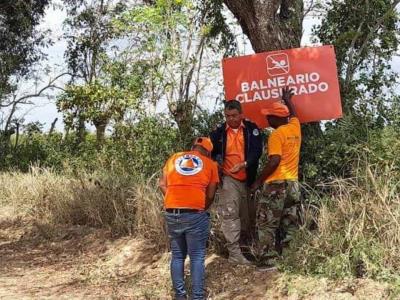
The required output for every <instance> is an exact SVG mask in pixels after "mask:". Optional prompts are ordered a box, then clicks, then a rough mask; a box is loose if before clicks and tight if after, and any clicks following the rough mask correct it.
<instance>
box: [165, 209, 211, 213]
mask: <svg viewBox="0 0 400 300" xmlns="http://www.w3.org/2000/svg"><path fill="white" fill-rule="evenodd" d="M165 211H166V212H169V213H173V214H181V213H188V212H193V213H198V212H202V211H203V210H200V209H192V208H166V209H165Z"/></svg>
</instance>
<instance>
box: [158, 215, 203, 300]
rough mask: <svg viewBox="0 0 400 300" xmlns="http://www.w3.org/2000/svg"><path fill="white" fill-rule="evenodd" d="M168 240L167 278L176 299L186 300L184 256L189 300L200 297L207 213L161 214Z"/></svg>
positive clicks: (201, 297) (201, 292)
mask: <svg viewBox="0 0 400 300" xmlns="http://www.w3.org/2000/svg"><path fill="white" fill-rule="evenodd" d="M164 216H165V220H166V223H167V228H168V235H169V238H170V243H171V251H172V259H171V277H172V283H173V287H174V290H175V295H176V299H186V297H187V292H186V288H185V279H184V265H185V259H186V256H187V255H189V258H190V274H191V277H192V299H194V300H197V299H204V280H205V265H204V260H205V256H206V244H207V239H208V236H209V232H210V215H209V213H208V212H184V213H169V212H165V213H164Z"/></svg>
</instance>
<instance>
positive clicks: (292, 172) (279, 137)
mask: <svg viewBox="0 0 400 300" xmlns="http://www.w3.org/2000/svg"><path fill="white" fill-rule="evenodd" d="M300 146H301V127H300V122H299V119H297V118H295V117H293V118H291V119H290V121H289V123H288V124H286V125H282V126H279V127H278V128H277V129H276V130H274V131H273V132H272V133H271V135H270V136H269V138H268V156H270V155H280V156H281V162H280V164H279V166H278V168H277V169H276V170H275V172H274V173H272V175H271V176H269V177H268V178H267V180H266V182H271V181H275V180H291V179H292V180H297V179H298V170H299V159H300Z"/></svg>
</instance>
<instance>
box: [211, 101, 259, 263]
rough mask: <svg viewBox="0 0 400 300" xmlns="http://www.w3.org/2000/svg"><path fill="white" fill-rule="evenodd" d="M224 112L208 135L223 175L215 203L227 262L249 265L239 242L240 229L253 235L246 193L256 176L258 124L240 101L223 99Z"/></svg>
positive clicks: (252, 211) (250, 203)
mask: <svg viewBox="0 0 400 300" xmlns="http://www.w3.org/2000/svg"><path fill="white" fill-rule="evenodd" d="M224 115H225V121H226V122H225V123H223V124H220V125H219V126H218V127H217V128H216V129H215V130H214V131H212V132H211V134H210V137H211V141H212V142H213V145H214V149H213V152H212V157H213V159H214V160H216V161H217V162H218V163H219V164H220V168H221V169H222V174H223V175H222V177H221V181H222V186H221V188H220V190H219V205H218V211H219V215H220V216H221V230H222V233H223V234H224V237H225V240H226V242H227V243H226V245H227V248H228V251H229V262H231V263H233V264H242V265H248V264H251V263H250V262H249V261H248V260H247V259H246V257H244V255H243V254H242V252H241V248H240V244H239V241H240V236H241V232H245V233H247V237H248V238H249V237H252V236H253V229H254V227H255V222H254V220H255V204H254V201H253V200H252V199H250V198H249V197H248V196H249V191H250V190H249V188H250V186H251V184H252V183H253V182H254V180H255V179H256V176H257V168H258V161H259V159H260V156H261V154H262V148H263V140H262V134H261V132H260V130H259V128H258V127H257V125H256V124H255V123H253V122H251V121H249V120H246V119H245V118H244V115H243V110H242V106H241V104H240V102H239V101H237V100H230V101H226V102H225V108H224ZM254 231H255V230H254ZM242 236H243V235H242ZM248 242H249V241H248Z"/></svg>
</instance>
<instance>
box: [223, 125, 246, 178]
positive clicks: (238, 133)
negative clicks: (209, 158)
mask: <svg viewBox="0 0 400 300" xmlns="http://www.w3.org/2000/svg"><path fill="white" fill-rule="evenodd" d="M243 127H244V125H243V124H241V125H240V127H239V128H238V129H237V130H234V129H232V128H230V127H229V126H228V127H227V129H226V150H225V159H224V163H223V165H222V171H223V173H224V174H226V175H228V176H231V177H233V178H235V179H237V180H240V181H244V180H246V170H245V169H241V170H240V171H239V172H237V173H231V172H229V170H230V169H231V168H232V167H233V166H235V165H236V164H239V163H242V162H244V135H243Z"/></svg>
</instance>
